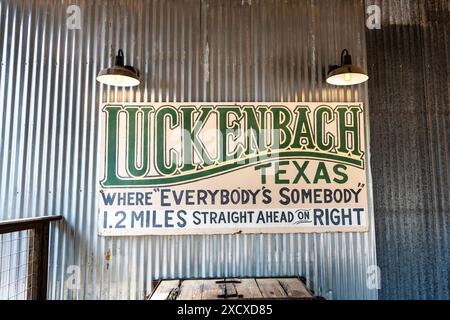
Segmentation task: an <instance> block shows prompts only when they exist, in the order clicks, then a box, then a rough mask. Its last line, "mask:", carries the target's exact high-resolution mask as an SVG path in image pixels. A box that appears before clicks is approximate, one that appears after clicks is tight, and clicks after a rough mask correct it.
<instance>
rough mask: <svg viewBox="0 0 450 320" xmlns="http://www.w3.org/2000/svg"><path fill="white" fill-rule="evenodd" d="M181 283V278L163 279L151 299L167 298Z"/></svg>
mask: <svg viewBox="0 0 450 320" xmlns="http://www.w3.org/2000/svg"><path fill="white" fill-rule="evenodd" d="M179 285H180V280H163V281H161V282H160V283H159V285H158V287H157V288H156V290H155V292H153V294H152V296H151V298H150V300H167V298H168V297H169V294H170V293H171V292H172V290H175V289H177V288H178V286H179Z"/></svg>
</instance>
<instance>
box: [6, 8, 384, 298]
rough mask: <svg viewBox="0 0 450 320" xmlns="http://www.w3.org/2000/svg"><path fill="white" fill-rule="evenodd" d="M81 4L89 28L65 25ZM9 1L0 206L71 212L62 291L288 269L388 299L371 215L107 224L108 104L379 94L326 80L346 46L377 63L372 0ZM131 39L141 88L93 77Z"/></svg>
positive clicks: (62, 234) (126, 289) (56, 287)
mask: <svg viewBox="0 0 450 320" xmlns="http://www.w3.org/2000/svg"><path fill="white" fill-rule="evenodd" d="M69 4H77V5H79V6H80V8H81V30H68V29H67V27H66V17H67V14H66V9H67V7H68V5H69ZM0 13H1V15H0V34H1V35H2V37H1V38H0V39H1V46H0V50H1V51H0V56H1V62H2V63H1V69H0V98H1V99H0V101H1V104H2V111H1V112H0V132H1V137H2V138H1V141H0V150H1V168H0V170H1V171H0V174H1V184H0V210H1V211H0V214H1V218H2V219H11V218H19V217H28V216H40V215H48V214H63V215H64V216H65V219H66V222H65V223H62V224H61V225H58V226H56V227H55V228H53V230H52V239H51V248H50V252H51V257H50V273H49V280H50V284H49V286H50V288H49V289H50V293H49V297H50V298H56V299H61V298H68V299H79V298H87V299H89V298H101V299H103V298H110V299H111V298H115V299H123V298H127V299H128V298H131V299H135V298H137V299H141V298H143V296H144V294H145V293H148V292H149V291H150V289H151V280H153V279H159V278H177V277H217V276H276V275H303V276H305V277H306V278H307V279H308V281H309V282H308V284H309V286H310V287H311V288H312V289H314V290H315V291H316V293H317V294H320V295H323V296H326V297H328V298H341V299H350V298H351V299H359V298H377V291H376V290H369V289H368V288H367V286H366V270H367V267H368V266H369V265H374V264H376V254H375V239H374V230H373V225H374V224H373V223H372V222H373V220H372V215H370V225H371V230H370V232H369V233H345V234H340V233H330V234H283V235H281V234H272V235H209V236H146V237H121V238H108V237H98V236H97V230H96V223H97V204H96V203H97V198H96V192H95V186H96V181H97V178H98V177H97V171H96V162H97V152H98V150H97V131H98V108H99V106H100V104H101V103H102V102H105V101H150V102H151V101H367V99H366V95H367V92H366V86H365V85H360V86H356V87H353V88H345V89H344V88H342V89H336V88H332V87H330V86H328V85H326V83H325V81H324V73H325V72H326V69H327V67H328V65H329V64H334V63H337V62H339V55H340V52H341V50H342V49H343V48H348V49H349V50H350V52H351V53H352V55H353V58H354V61H355V63H357V64H359V65H363V66H365V65H366V61H365V56H366V47H365V29H364V7H363V3H362V1H332V2H331V1H312V0H311V1H255V0H253V1H251V0H242V1H200V0H197V1H162V0H161V1H125V0H122V1H106V0H105V1H53V0H47V1H31V0H30V1H22V0H21V1H12V0H11V1H7V0H1V1H0ZM119 48H122V49H123V50H124V52H125V56H126V62H128V63H131V64H134V65H135V66H137V67H138V68H139V69H140V70H141V74H142V79H143V82H142V84H141V86H140V87H139V88H137V89H136V90H132V91H125V90H122V89H120V90H117V89H114V90H111V89H109V88H107V87H105V86H101V85H99V84H98V83H97V82H96V81H95V77H96V74H97V72H98V71H99V70H100V69H101V68H103V67H105V66H108V65H109V64H110V63H111V57H112V55H113V51H115V50H117V49H119ZM71 265H75V266H78V267H79V270H80V273H76V272H75V273H73V272H74V271H76V270H77V269H76V268H75V269H74V268H69V269H68V267H69V266H71ZM77 275H79V277H77ZM77 279H78V280H79V283H80V286H79V288H78V289H74V288H76V287H75V286H74V283H75V284H76V282H77Z"/></svg>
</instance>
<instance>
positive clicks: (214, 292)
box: [202, 279, 223, 300]
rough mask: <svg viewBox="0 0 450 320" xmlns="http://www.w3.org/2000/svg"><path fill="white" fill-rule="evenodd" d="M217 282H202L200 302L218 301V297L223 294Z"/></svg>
mask: <svg viewBox="0 0 450 320" xmlns="http://www.w3.org/2000/svg"><path fill="white" fill-rule="evenodd" d="M216 281H217V280H215V279H213V280H204V281H203V291H202V300H213V299H220V298H219V295H221V294H223V289H222V288H221V287H220V286H219V284H218V283H216Z"/></svg>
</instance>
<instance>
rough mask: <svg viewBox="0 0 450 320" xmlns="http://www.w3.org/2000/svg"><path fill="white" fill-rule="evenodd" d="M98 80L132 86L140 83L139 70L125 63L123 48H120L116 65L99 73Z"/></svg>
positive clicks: (114, 84) (113, 84)
mask: <svg viewBox="0 0 450 320" xmlns="http://www.w3.org/2000/svg"><path fill="white" fill-rule="evenodd" d="M97 81H98V82H100V83H104V84H107V85H110V86H118V87H132V86H137V85H139V83H140V81H139V72H138V71H137V70H136V69H135V68H134V67H132V66H125V65H124V58H123V51H122V49H119V52H118V54H117V56H116V59H115V63H114V65H113V66H112V67H111V68H106V69H103V70H101V71H100V72H99V73H98V75H97Z"/></svg>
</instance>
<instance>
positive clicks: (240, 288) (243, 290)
mask: <svg viewBox="0 0 450 320" xmlns="http://www.w3.org/2000/svg"><path fill="white" fill-rule="evenodd" d="M239 280H240V281H241V283H236V284H235V285H234V286H235V288H236V292H237V294H240V295H242V298H243V299H258V298H262V297H263V295H262V293H261V290H259V287H258V285H257V284H256V280H255V279H239Z"/></svg>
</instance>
